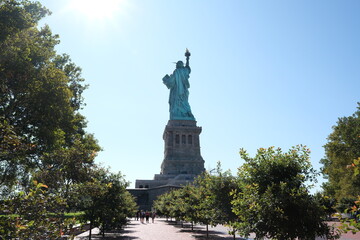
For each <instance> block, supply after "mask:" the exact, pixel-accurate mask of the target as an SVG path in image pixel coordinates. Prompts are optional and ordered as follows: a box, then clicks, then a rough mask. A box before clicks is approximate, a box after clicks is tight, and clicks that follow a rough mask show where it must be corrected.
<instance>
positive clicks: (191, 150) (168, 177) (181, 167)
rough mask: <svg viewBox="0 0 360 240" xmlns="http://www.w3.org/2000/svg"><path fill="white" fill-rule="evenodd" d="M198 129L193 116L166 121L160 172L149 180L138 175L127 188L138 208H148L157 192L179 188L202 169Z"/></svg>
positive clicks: (149, 208)
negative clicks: (190, 118) (131, 186)
mask: <svg viewBox="0 0 360 240" xmlns="http://www.w3.org/2000/svg"><path fill="white" fill-rule="evenodd" d="M200 133H201V127H198V126H196V121H194V120H169V121H168V124H167V125H166V127H165V130H164V134H163V139H164V144H165V146H164V160H163V162H162V164H161V172H160V174H155V176H154V179H152V180H139V179H138V180H136V182H135V189H128V191H129V192H130V193H131V194H132V195H133V196H135V198H136V201H137V204H138V206H139V209H140V210H151V209H152V204H153V201H154V200H156V198H157V197H158V196H159V195H161V194H164V193H166V192H168V191H171V190H173V189H177V188H181V187H182V186H184V185H186V184H188V183H190V182H192V181H193V180H194V178H195V177H197V176H198V175H200V174H201V173H202V172H203V171H205V168H204V160H203V158H202V157H201V154H200V137H199V136H200Z"/></svg>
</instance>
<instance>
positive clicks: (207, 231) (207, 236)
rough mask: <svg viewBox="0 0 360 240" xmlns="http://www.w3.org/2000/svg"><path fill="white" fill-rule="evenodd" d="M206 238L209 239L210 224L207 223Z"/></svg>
mask: <svg viewBox="0 0 360 240" xmlns="http://www.w3.org/2000/svg"><path fill="white" fill-rule="evenodd" d="M206 239H209V224H206Z"/></svg>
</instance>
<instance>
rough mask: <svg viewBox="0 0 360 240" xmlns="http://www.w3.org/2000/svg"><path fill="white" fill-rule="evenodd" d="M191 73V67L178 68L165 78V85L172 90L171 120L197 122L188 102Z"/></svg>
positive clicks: (170, 103)
mask: <svg viewBox="0 0 360 240" xmlns="http://www.w3.org/2000/svg"><path fill="white" fill-rule="evenodd" d="M190 72H191V69H190V67H189V66H186V67H181V68H176V69H175V70H174V72H173V74H171V75H170V76H168V75H166V76H165V77H164V78H163V82H164V84H165V85H166V86H167V87H168V88H169V89H170V96H169V105H170V120H195V118H194V116H193V114H192V113H191V108H190V105H189V101H188V99H189V90H188V88H189V87H190V83H189V77H190Z"/></svg>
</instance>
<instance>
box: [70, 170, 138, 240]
mask: <svg viewBox="0 0 360 240" xmlns="http://www.w3.org/2000/svg"><path fill="white" fill-rule="evenodd" d="M127 186H128V182H126V181H125V179H124V178H123V176H122V175H121V173H117V174H114V173H110V172H109V170H108V169H104V168H97V169H94V171H93V172H92V181H88V182H86V183H82V184H78V185H76V190H75V191H74V192H77V198H78V202H77V205H78V206H77V208H78V209H80V210H82V211H84V212H85V214H84V216H83V221H84V222H87V221H90V229H91V228H92V227H100V229H101V231H102V233H103V234H104V233H105V231H107V230H111V229H118V228H121V227H122V226H123V225H125V224H126V222H127V218H128V217H132V216H134V215H135V212H136V209H137V206H136V203H135V200H134V198H133V196H132V195H131V194H130V193H129V192H128V191H127V190H126V187H127ZM89 239H91V231H90V235H89Z"/></svg>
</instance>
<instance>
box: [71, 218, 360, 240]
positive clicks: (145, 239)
mask: <svg viewBox="0 0 360 240" xmlns="http://www.w3.org/2000/svg"><path fill="white" fill-rule="evenodd" d="M98 233H99V230H98V229H93V231H92V234H93V237H92V239H94V240H95V239H112V240H201V239H204V240H205V239H207V238H206V226H202V225H196V226H194V231H192V230H191V226H190V225H189V224H185V225H183V226H181V224H176V223H175V222H167V221H166V219H163V218H156V219H155V222H154V223H151V220H150V223H143V224H142V223H140V221H135V220H132V221H131V222H130V223H129V224H128V225H127V226H126V227H125V229H124V230H122V231H121V232H112V233H106V234H105V238H101V236H100V235H98ZM88 236H89V232H88V231H87V232H84V233H82V234H81V235H78V236H77V237H76V238H75V239H76V240H86V239H88ZM253 237H254V236H250V239H252V238H253ZM232 239H233V236H231V235H229V234H228V229H227V228H226V227H224V226H217V227H210V226H209V238H208V240H232ZM236 240H245V239H244V238H241V237H240V236H236ZM317 240H320V239H317ZM340 240H360V233H357V234H356V235H353V234H351V233H348V234H344V235H343V236H341V238H340Z"/></svg>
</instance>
